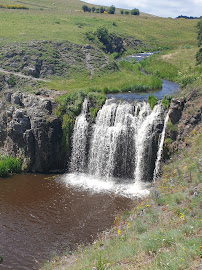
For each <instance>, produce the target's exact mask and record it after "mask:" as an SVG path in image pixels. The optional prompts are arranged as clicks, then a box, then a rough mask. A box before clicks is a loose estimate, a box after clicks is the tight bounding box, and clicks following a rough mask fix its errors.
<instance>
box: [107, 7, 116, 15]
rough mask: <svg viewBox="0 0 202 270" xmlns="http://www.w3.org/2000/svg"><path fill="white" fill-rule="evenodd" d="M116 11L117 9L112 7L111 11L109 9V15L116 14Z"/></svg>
mask: <svg viewBox="0 0 202 270" xmlns="http://www.w3.org/2000/svg"><path fill="white" fill-rule="evenodd" d="M115 10H116V8H115V6H111V7H110V8H109V9H108V11H107V12H108V13H109V14H114V13H115Z"/></svg>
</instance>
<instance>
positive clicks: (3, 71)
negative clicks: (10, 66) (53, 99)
mask: <svg viewBox="0 0 202 270" xmlns="http://www.w3.org/2000/svg"><path fill="white" fill-rule="evenodd" d="M0 72H1V73H4V74H13V75H14V76H18V77H20V78H25V79H29V80H33V81H39V82H50V81H49V80H45V79H40V78H34V77H32V76H28V75H24V74H22V73H20V72H13V71H8V70H5V69H3V68H0Z"/></svg>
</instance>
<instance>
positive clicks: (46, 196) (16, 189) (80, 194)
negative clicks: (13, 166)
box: [0, 174, 132, 270]
mask: <svg viewBox="0 0 202 270" xmlns="http://www.w3.org/2000/svg"><path fill="white" fill-rule="evenodd" d="M131 203H132V201H131V199H129V198H126V197H122V196H121V195H115V193H110V192H107V193H104V192H100V193H95V192H94V193H92V192H90V190H85V189H84V190H82V189H81V188H79V187H78V186H77V187H73V186H71V185H67V183H66V182H65V181H64V176H63V177H56V178H54V177H52V176H50V175H48V176H47V175H34V174H25V175H14V176H12V177H10V178H6V179H2V178H0V256H1V257H3V263H2V264H0V269H4V270H5V269H6V270H9V269H12V270H24V269H26V270H31V269H39V267H40V264H41V263H42V262H44V261H46V260H47V259H50V258H51V257H52V256H53V255H54V254H58V255H61V254H62V253H63V252H64V251H65V250H66V249H67V248H68V249H74V248H75V247H76V245H77V244H80V243H87V242H90V241H92V239H93V238H95V237H96V235H97V233H98V232H100V231H103V230H105V229H107V228H109V227H110V226H111V225H112V224H113V220H114V216H115V215H116V213H117V212H118V211H120V210H125V209H127V208H129V207H130V205H131Z"/></svg>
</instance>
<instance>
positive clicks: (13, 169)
mask: <svg viewBox="0 0 202 270" xmlns="http://www.w3.org/2000/svg"><path fill="white" fill-rule="evenodd" d="M20 171H21V164H20V161H19V160H18V159H17V158H14V157H4V156H0V177H6V176H8V174H9V173H19V172H20Z"/></svg>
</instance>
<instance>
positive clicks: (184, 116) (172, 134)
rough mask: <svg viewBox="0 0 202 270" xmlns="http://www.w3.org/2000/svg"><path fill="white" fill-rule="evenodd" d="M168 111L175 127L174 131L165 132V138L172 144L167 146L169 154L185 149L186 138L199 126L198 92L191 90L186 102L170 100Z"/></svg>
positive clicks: (199, 106)
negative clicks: (169, 110)
mask: <svg viewBox="0 0 202 270" xmlns="http://www.w3.org/2000/svg"><path fill="white" fill-rule="evenodd" d="M170 109H171V112H170V121H171V123H172V124H173V125H175V128H176V130H170V131H168V130H167V132H166V138H170V139H171V140H172V143H170V144H169V145H167V148H168V151H169V154H171V153H173V152H175V151H178V150H181V149H183V148H185V147H187V141H186V138H187V136H188V135H189V133H190V132H192V131H193V130H194V129H195V128H197V125H200V124H201V116H202V104H201V95H200V93H199V92H198V90H193V91H192V92H191V93H190V94H189V95H188V96H187V98H186V101H185V100H184V99H179V100H172V103H171V106H170Z"/></svg>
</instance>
